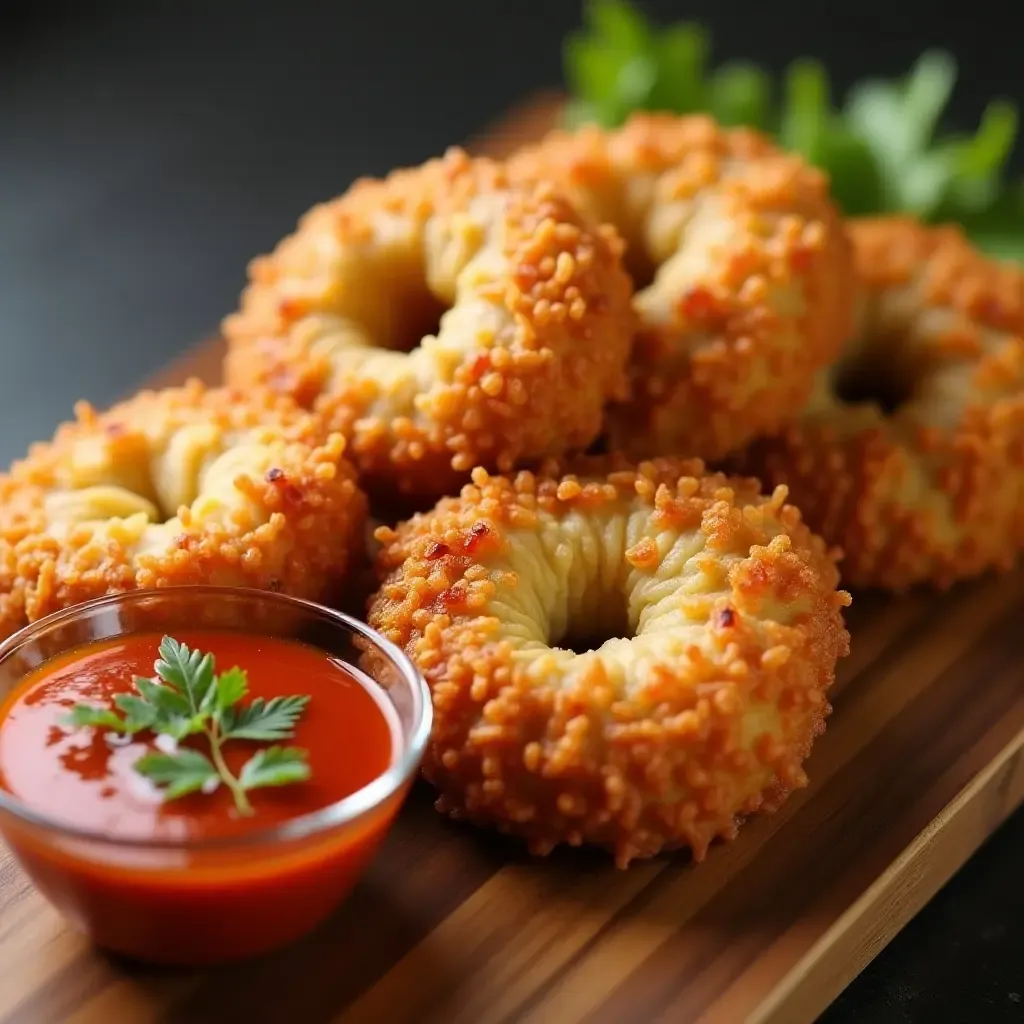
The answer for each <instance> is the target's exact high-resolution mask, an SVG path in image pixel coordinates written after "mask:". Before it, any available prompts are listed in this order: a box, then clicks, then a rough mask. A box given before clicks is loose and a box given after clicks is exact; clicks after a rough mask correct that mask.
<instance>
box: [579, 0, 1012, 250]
mask: <svg viewBox="0 0 1024 1024" xmlns="http://www.w3.org/2000/svg"><path fill="white" fill-rule="evenodd" d="M710 50H711V41H710V37H709V35H708V33H707V32H706V30H705V29H704V28H703V27H702V26H700V25H698V24H696V23H692V22H681V23H676V24H673V25H668V26H666V27H664V28H658V27H657V26H656V25H654V24H653V23H652V22H650V21H649V20H648V19H647V18H646V17H645V16H644V15H643V13H642V12H641V11H640V10H639V8H637V7H634V6H633V5H631V4H629V3H627V2H625V0H592V2H591V3H589V4H587V5H586V7H585V27H584V30H583V31H582V32H578V33H575V34H573V35H572V36H570V37H569V39H567V41H566V45H565V47H564V50H563V60H564V64H565V73H566V80H567V82H568V84H569V88H570V92H571V96H570V102H569V104H568V106H567V110H566V118H567V121H568V122H569V123H570V124H571V125H573V126H575V125H579V124H581V123H583V122H585V121H594V122H597V123H598V124H601V125H604V126H605V127H614V126H616V125H618V124H621V123H622V122H623V121H624V120H625V119H626V118H627V117H628V116H629V115H630V114H631V113H633V112H634V111H637V110H663V111H672V112H675V113H680V114H684V113H690V112H695V111H707V112H708V113H710V114H711V115H712V116H714V117H715V118H716V119H717V120H718V121H719V122H720V123H722V124H724V125H729V126H733V125H749V126H751V127H755V128H760V129H762V130H765V131H768V132H772V133H774V135H775V136H776V138H777V139H778V140H779V142H780V143H781V144H782V145H783V146H784V147H785V148H787V149H791V150H794V151H796V152H798V153H800V154H802V155H803V156H804V157H805V158H806V159H807V160H809V161H810V162H811V163H813V164H815V165H816V166H818V167H820V168H821V169H822V170H823V171H825V172H826V173H827V174H828V176H829V178H830V181H831V190H832V196H833V198H834V199H835V201H836V203H837V205H838V206H839V208H840V209H841V210H842V211H843V213H845V214H846V215H848V216H863V215H867V214H879V213H899V212H903V213H911V214H914V215H916V216H918V217H921V218H922V219H924V220H925V221H927V222H931V223H936V222H942V221H959V222H960V223H962V224H963V225H964V227H965V229H966V230H967V232H968V234H969V235H970V237H971V238H972V239H973V240H974V241H975V242H976V243H977V244H978V245H980V246H981V247H982V248H985V249H986V250H987V251H990V252H993V253H997V254H1015V253H1018V252H1019V251H1020V250H1021V248H1022V247H1024V241H1021V240H1020V238H1019V237H1018V236H1019V235H1020V234H1021V233H1022V232H1024V222H1022V219H1021V215H1020V209H1019V206H1020V203H1019V200H1018V199H1017V198H1013V199H1011V200H1009V201H1008V200H1006V198H1005V197H1006V195H1007V193H1008V192H1011V193H1013V194H1014V195H1016V194H1017V192H1018V191H1019V189H1018V187H1017V186H1016V185H1013V184H1008V183H1007V182H1006V180H1005V171H1006V164H1007V161H1008V159H1009V157H1010V154H1011V151H1012V149H1013V144H1014V140H1015V138H1016V134H1017V128H1018V123H1017V121H1018V118H1017V108H1016V106H1015V105H1014V104H1013V103H1011V102H1009V101H1008V100H1005V99H1003V100H993V101H992V102H991V103H990V104H989V105H988V107H987V108H986V110H985V112H984V114H983V115H982V119H981V123H980V125H979V127H978V130H977V131H976V132H975V133H974V134H973V135H968V136H950V135H947V136H941V135H939V134H938V132H939V129H940V126H941V123H942V120H943V117H944V115H945V112H946V107H947V104H948V103H949V99H950V97H951V95H952V92H953V88H954V86H955V84H956V74H957V68H956V62H955V60H954V59H953V57H952V56H951V55H950V54H948V53H946V52H944V51H940V50H931V51H928V52H926V53H924V54H922V55H921V57H920V58H919V59H918V60H917V61H915V63H914V65H913V66H912V67H911V68H910V69H909V71H908V73H907V74H906V75H905V76H903V77H902V78H899V79H894V80H888V81H886V80H877V79H869V80H866V81H864V82H861V83H859V84H857V85H855V86H854V87H853V88H852V89H851V90H850V92H849V95H848V97H847V99H846V102H845V103H844V104H843V106H842V108H841V109H838V110H837V109H835V108H834V107H833V106H832V100H831V98H830V96H829V82H828V76H827V74H826V71H825V69H824V68H823V67H822V66H821V64H820V63H818V62H816V61H813V60H799V61H796V62H795V63H794V64H793V65H791V66H790V68H789V69H788V70H787V72H786V75H785V79H784V82H783V88H782V89H781V92H780V93H779V96H778V100H777V102H776V103H775V105H774V106H773V96H774V95H775V94H776V90H775V89H774V88H773V85H772V82H771V80H770V78H769V76H768V75H767V74H766V73H765V72H764V71H763V70H761V69H759V68H757V67H755V66H753V65H750V64H743V63H733V64H727V65H724V66H722V67H719V68H717V69H713V68H711V67H710V66H709V62H708V55H709V53H710Z"/></svg>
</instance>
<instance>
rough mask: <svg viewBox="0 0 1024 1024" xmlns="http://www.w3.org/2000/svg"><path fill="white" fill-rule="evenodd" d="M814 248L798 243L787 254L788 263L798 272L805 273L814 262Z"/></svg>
mask: <svg viewBox="0 0 1024 1024" xmlns="http://www.w3.org/2000/svg"><path fill="white" fill-rule="evenodd" d="M814 255H815V254H814V250H813V249H808V248H807V247H806V246H803V245H798V246H796V248H795V249H793V251H792V252H791V253H790V254H789V265H790V266H791V267H792V268H793V269H794V270H795V271H796V272H797V273H798V274H805V273H806V272H807V271H808V270H810V269H811V264H812V263H813V262H814Z"/></svg>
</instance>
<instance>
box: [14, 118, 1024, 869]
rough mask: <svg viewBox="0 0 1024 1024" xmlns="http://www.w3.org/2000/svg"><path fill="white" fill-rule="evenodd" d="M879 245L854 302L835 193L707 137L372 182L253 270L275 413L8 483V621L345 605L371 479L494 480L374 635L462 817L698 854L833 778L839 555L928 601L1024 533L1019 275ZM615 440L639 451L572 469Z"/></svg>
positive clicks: (425, 516)
mask: <svg viewBox="0 0 1024 1024" xmlns="http://www.w3.org/2000/svg"><path fill="white" fill-rule="evenodd" d="M548 177H551V178H554V179H555V181H554V182H553V183H549V181H548V180H547V179H548ZM561 190H564V193H563V192H562V191H561ZM602 219H607V220H610V221H611V224H609V225H607V226H602V225H601V223H600V221H601V220H602ZM613 225H614V226H613ZM620 234H621V235H622V236H625V238H626V243H627V247H626V250H625V254H624V253H623V250H624V243H623V242H622V241H621V239H620ZM850 235H851V237H852V240H853V249H854V252H855V255H856V273H854V272H852V271H851V269H850V266H849V262H848V261H849V252H850V246H849V243H848V241H847V240H846V236H845V233H844V232H843V231H842V229H841V228H840V226H839V224H838V220H837V218H836V215H835V214H834V213H833V211H832V208H831V206H830V204H829V201H828V197H827V193H826V190H825V185H824V182H823V181H822V179H821V178H820V177H819V176H818V175H817V174H816V173H815V172H813V171H811V170H809V169H808V168H807V167H806V166H804V165H803V164H802V163H801V162H800V161H799V160H798V159H796V158H795V157H792V156H788V155H785V154H781V153H779V152H778V151H777V150H775V149H774V148H773V147H772V146H771V145H769V144H768V143H767V142H766V141H764V140H763V139H760V138H759V137H758V136H756V135H754V134H752V133H749V132H723V131H721V130H719V129H717V128H716V127H715V126H714V125H712V124H711V123H710V122H708V121H707V119H706V118H683V119H673V118H660V117H647V116H642V117H637V118H635V119H634V120H633V121H632V122H630V123H629V124H627V125H626V126H625V127H624V128H623V129H621V130H620V131H618V132H614V133H609V134H602V133H600V132H597V131H596V130H586V131H584V132H581V133H579V134H578V135H576V136H572V137H569V136H564V135H555V136H553V137H552V138H551V139H549V140H547V142H545V143H543V144H541V146H540V147H534V148H531V149H529V150H527V151H524V152H522V153H520V154H518V155H517V156H515V157H514V158H513V159H512V161H511V162H510V164H509V165H507V166H501V165H498V164H495V163H492V162H488V161H480V160H470V159H469V158H468V157H466V155H465V154H463V153H461V152H459V151H452V152H451V153H449V154H448V155H447V156H446V157H445V158H444V159H441V160H435V161H431V162H430V163H428V164H427V165H425V166H424V167H422V168H420V169H417V170H410V171H399V172H396V173H394V174H392V175H391V176H390V177H389V178H387V179H386V180H383V181H376V182H370V181H363V182H360V183H357V185H356V186H354V187H353V189H352V190H350V192H349V193H348V194H347V195H346V196H343V197H342V198H341V199H338V200H335V201H333V202H331V203H328V204H324V205H322V206H320V207H317V208H316V209H315V210H314V211H312V212H311V213H310V214H309V215H308V216H307V217H306V218H305V219H304V221H303V222H302V224H301V225H300V227H299V230H298V232H297V233H296V234H295V235H294V236H292V237H291V238H289V239H287V240H285V241H284V242H283V243H282V244H281V245H280V246H279V247H278V249H277V250H276V251H275V253H274V254H272V255H271V256H269V257H264V258H262V259H259V260H256V261H254V263H253V265H252V270H251V273H252V280H251V283H250V286H249V288H248V289H247V291H246V293H245V296H244V298H243V302H242V308H241V310H240V311H239V313H237V314H236V315H234V316H232V317H229V318H228V320H227V321H226V334H227V335H228V340H229V356H228V360H227V366H226V369H227V374H228V377H229V380H230V381H231V382H232V383H233V384H235V385H242V386H244V387H242V388H241V389H236V390H227V391H206V390H205V389H204V388H202V387H201V386H200V385H190V386H189V387H187V388H185V389H174V390H171V391H168V392H163V393H155V394H153V393H147V394H143V395H140V396H138V397H137V398H136V399H134V400H132V401H130V402H128V403H126V404H124V405H122V406H119V407H116V408H115V409H114V410H111V412H109V413H107V414H103V415H97V414H95V413H94V412H92V411H91V410H90V409H88V408H84V409H82V410H81V411H80V414H79V421H78V423H76V424H73V425H71V426H69V427H65V428H62V430H61V431H59V432H58V434H57V436H56V438H55V440H54V442H53V443H52V444H49V445H43V446H38V447H37V448H35V449H34V450H33V451H32V452H31V453H30V455H29V457H28V459H27V460H25V461H24V462H22V463H20V464H17V465H16V466H15V467H14V469H13V470H12V471H11V473H10V474H8V475H7V476H5V477H3V478H0V629H2V630H3V631H5V632H10V631H11V630H12V629H14V628H17V626H18V625H20V624H21V623H23V622H24V621H26V620H30V619H33V618H36V617H38V616H39V615H41V614H45V613H46V612H47V611H49V610H51V609H54V608H57V607H61V606H63V605H67V604H71V603H75V602H78V601H81V600H84V599H86V598H88V597H92V596H96V595H98V594H100V593H105V592H110V591H116V590H123V589H130V588H132V587H137V586H151V585H163V584H168V583H170V584H173V583H178V582H202V581H209V582H217V583H227V584H229V585H250V586H258V587H266V588H273V589H280V590H284V591H287V592H290V593H296V594H301V595H305V596H314V597H322V596H323V594H324V593H325V592H326V590H327V588H328V587H329V585H330V584H331V583H332V582H333V583H336V582H338V580H339V579H340V578H341V577H342V576H343V575H344V574H345V572H346V571H347V569H348V567H349V565H350V564H351V563H352V561H353V560H354V559H353V556H354V554H355V553H356V549H357V548H360V547H361V538H360V530H361V528H362V524H363V522H364V518H365V513H366V499H365V498H364V496H363V492H362V490H361V489H360V487H359V486H358V485H357V480H356V474H357V473H358V474H359V475H360V479H361V482H362V483H364V484H365V486H366V488H367V489H368V490H370V491H371V492H372V493H375V494H376V493H378V492H381V491H382V492H384V493H386V492H387V491H388V489H389V488H391V487H393V488H395V489H396V490H398V491H401V492H404V493H407V494H411V495H414V496H416V497H417V498H418V499H419V500H421V501H422V502H423V503H424V504H429V502H430V501H433V500H434V499H435V498H436V497H437V496H438V495H439V494H442V495H443V494H445V493H447V494H455V493H456V492H457V491H458V488H459V487H460V486H461V487H462V489H461V491H460V492H458V497H441V499H440V500H439V502H438V503H437V505H436V507H434V508H433V509H432V510H431V511H427V512H423V513H421V514H418V515H416V516H414V517H413V518H412V519H410V520H409V521H408V522H406V523H404V524H402V525H400V526H398V527H397V528H395V529H390V528H384V529H382V530H381V531H379V534H378V536H379V539H380V541H381V542H382V547H381V551H380V553H379V559H378V569H379V572H380V574H381V578H382V580H383V582H382V585H381V588H380V590H379V591H378V593H377V595H376V596H375V598H374V599H373V601H372V603H371V606H370V613H369V619H370V622H371V623H372V624H373V625H375V626H376V627H377V628H378V629H380V630H381V631H382V632H384V633H385V634H386V635H388V636H390V637H391V638H392V639H394V640H395V641H396V642H398V643H399V644H401V645H402V646H403V647H404V648H405V649H406V650H407V651H408V652H409V654H410V655H411V656H412V657H413V659H414V660H415V661H416V663H417V664H418V666H419V667H420V668H421V670H422V671H423V672H424V674H425V676H426V677H427V679H428V681H429V682H430V685H431V689H432V692H433V697H434V702H435V722H436V731H435V734H434V737H433V742H432V744H431V748H430V750H429V752H428V755H427V760H426V763H425V770H426V773H427V775H428V777H429V778H430V780H431V781H432V782H433V783H434V784H435V785H436V786H437V787H438V789H439V790H440V793H441V797H440V801H439V806H440V807H441V809H442V810H445V811H446V812H448V813H450V814H452V815H453V816H456V817H462V818H466V819H468V820H471V821H474V822H478V823H481V824H487V825H490V826H493V827H496V828H498V829H500V830H502V831H505V832H509V833H512V834H515V835H517V836H519V837H521V838H524V839H525V840H526V841H527V842H528V843H529V844H530V846H531V848H532V849H534V850H536V851H539V852H542V851H545V850H547V849H550V848H551V846H553V845H554V844H556V843H559V842H568V843H570V844H578V843H595V844H598V845H602V846H605V847H608V848H610V849H612V850H613V851H614V853H615V856H616V859H617V861H618V863H620V864H626V863H628V862H629V861H630V860H631V859H632V858H634V857H638V856H651V855H653V854H655V853H657V852H658V851H660V850H663V849H672V848H677V847H688V848H689V849H691V850H692V852H693V853H694V854H695V856H697V857H698V858H699V857H701V856H703V854H704V852H705V851H706V849H707V846H708V844H709V843H710V842H712V841H713V840H714V839H715V838H716V837H729V836H731V835H732V834H733V833H734V832H735V829H736V827H737V822H738V821H739V820H740V819H741V818H742V817H743V816H744V815H746V814H749V813H751V812H754V811H758V810H769V809H772V808H774V807H776V806H778V804H779V803H780V802H781V801H782V800H783V799H784V798H785V796H786V794H788V793H789V792H790V791H791V790H793V789H794V788H796V787H798V786H800V785H802V784H803V783H804V781H805V780H804V775H803V769H802V763H803V761H804V759H805V758H806V756H807V754H808V752H809V749H810V746H811V743H812V742H813V739H814V737H815V736H816V735H817V734H818V733H819V732H820V731H821V730H822V728H823V725H824V720H825V717H826V716H827V714H828V711H829V706H828V700H827V693H828V689H829V687H830V685H831V683H832V681H833V678H834V672H835V665H836V661H837V659H838V658H839V657H841V656H842V655H844V654H845V653H846V650H847V647H848V635H847V633H846V630H845V629H844V627H843V623H842V614H841V612H842V608H843V606H844V605H845V604H847V603H848V595H846V594H845V593H844V592H843V591H841V590H839V589H838V580H839V577H838V572H837V569H836V561H837V558H838V555H839V551H838V549H837V548H836V547H831V546H829V545H830V544H835V543H837V542H838V543H839V544H841V545H842V546H843V547H844V548H845V549H846V559H847V562H846V564H847V566H849V567H850V572H849V575H850V578H851V579H852V580H854V581H855V582H858V583H862V584H868V585H872V584H881V585H883V586H888V587H893V588H897V587H901V586H905V585H907V584H909V583H913V582H917V581H931V582H934V583H937V584H944V583H947V582H950V581H951V580H952V579H954V578H958V577H960V576H964V575H969V574H971V573H974V572H978V571H980V570H982V569H984V568H985V567H987V566H989V565H998V564H1003V563H1005V562H1006V561H1007V560H1008V559H1009V557H1010V556H1011V555H1012V554H1013V553H1015V552H1016V550H1017V548H1019V547H1020V546H1021V544H1022V543H1024V514H1022V513H1021V512H1019V511H1018V509H1019V508H1020V506H1021V502H1020V500H1019V491H1020V487H1019V484H1018V481H1019V479H1020V478H1021V473H1020V466H1021V461H1022V459H1024V440H1022V438H1024V427H1022V421H1024V414H1022V412H1021V402H1020V399H1019V398H1018V393H1019V392H1020V385H1021V375H1022V373H1024V351H1022V348H1024V342H1022V341H1021V331H1022V325H1024V314H1022V309H1024V292H1022V284H1021V281H1022V278H1021V275H1020V273H1019V272H1017V271H1009V270H1002V269H999V268H996V267H994V266H992V265H990V264H987V263H985V262H984V261H982V260H981V258H980V257H978V256H977V255H976V254H974V253H973V252H972V251H971V250H970V249H969V248H968V246H967V245H966V243H965V242H964V241H963V240H962V239H961V238H960V237H959V236H958V235H957V234H956V233H955V232H951V231H945V230H937V231H926V230H925V229H922V228H919V227H918V226H916V225H913V224H909V223H906V222H899V221H889V222H877V223H872V224H855V225H853V226H852V227H851V229H850ZM623 255H624V257H625V263H624V262H623ZM625 266H629V268H630V270H631V272H632V273H633V274H634V275H635V276H636V278H637V280H638V281H640V282H642V281H643V279H644V278H645V277H647V276H651V275H653V283H652V284H651V285H650V287H647V288H641V289H640V290H639V292H638V293H637V295H636V296H635V300H634V297H633V295H632V294H631V293H632V290H633V289H632V288H631V285H630V279H629V274H627V272H626V270H625ZM855 285H856V288H855ZM855 291H856V292H857V293H858V301H857V306H856V317H857V319H856V324H857V330H856V331H854V332H853V342H852V343H851V344H850V345H849V346H848V348H847V351H846V353H845V354H844V356H843V357H842V358H841V359H840V360H839V362H838V363H837V365H836V367H835V368H833V369H832V370H830V369H829V368H828V367H829V365H830V364H831V363H833V362H834V361H835V359H836V356H837V353H838V351H839V350H840V347H841V343H842V342H844V341H845V340H846V335H847V334H849V333H850V332H849V330H848V328H849V324H850V322H851V321H852V313H851V309H852V297H853V295H854V292H855ZM439 314H440V326H439V329H438V330H437V331H436V336H435V334H431V333H428V328H429V327H430V326H431V321H432V320H433V319H434V318H435V317H437V316H438V315H439ZM634 335H635V336H634ZM897 336H898V344H896V345H895V346H893V347H889V348H883V346H887V345H890V346H891V343H892V342H893V340H894V338H896V337H897ZM631 352H632V355H630V353H631ZM883 353H884V362H885V365H886V371H887V373H886V379H887V381H888V382H889V384H891V385H892V386H891V387H886V388H883V389H882V391H883V392H885V394H882V395H879V394H878V393H877V391H878V389H877V387H876V388H875V389H874V390H875V392H876V393H875V394H874V396H873V397H872V396H871V395H866V394H863V393H861V394H860V395H858V393H857V389H858V387H860V388H861V391H862V392H863V383H864V378H865V377H866V376H869V374H868V373H866V369H867V370H870V369H871V368H872V367H874V366H876V365H878V363H879V362H881V361H882V360H883ZM274 392H286V393H287V394H286V395H279V394H278V395H275V394H274ZM880 398H882V399H888V400H889V401H890V403H891V404H892V405H894V406H895V411H889V410H888V408H887V407H886V404H885V402H884V401H883V402H880V401H879V399H880ZM854 399H856V401H854ZM295 400H297V402H298V404H296V401H295ZM300 405H306V406H308V407H310V411H303V410H302V409H301V408H300ZM602 415H604V421H603V429H602ZM602 434H603V440H604V442H605V443H606V444H607V445H609V446H610V447H611V448H612V449H613V451H614V452H616V453H625V454H612V455H611V456H608V457H607V458H605V459H599V460H593V459H590V460H581V459H580V458H579V457H578V456H577V455H576V454H574V453H578V452H579V451H580V450H582V449H584V448H586V447H587V446H588V445H589V444H591V442H593V441H594V440H595V439H598V438H599V437H600V436H601V435H602ZM754 438H756V440H754V443H753V444H752V445H750V446H749V447H747V448H746V449H745V450H743V446H744V445H745V444H747V443H748V442H749V441H751V439H754ZM730 453H731V454H730ZM695 454H704V455H707V456H709V457H713V458H721V457H723V456H727V455H728V456H729V461H730V462H731V463H732V464H734V467H736V471H740V470H742V471H743V472H748V471H749V470H754V471H756V472H757V473H758V474H760V475H761V476H763V477H764V478H765V479H766V480H767V481H768V482H769V486H770V489H771V490H770V494H769V495H768V496H765V495H764V494H763V493H761V490H760V485H759V484H758V483H757V481H756V480H753V479H751V478H749V477H748V476H744V475H733V476H729V475H722V474H719V473H715V472H711V471H709V470H708V469H706V468H705V465H704V463H703V462H701V461H700V460H699V459H696V458H690V456H692V455H695ZM551 455H556V456H558V457H559V459H558V461H557V462H544V459H545V457H547V456H551ZM349 458H351V460H352V463H351V464H350V463H349V461H348V459H349ZM644 460H646V461H644ZM474 467H476V468H475V469H474ZM471 471H472V472H471ZM470 476H471V480H469V478H470ZM467 480H469V482H465V481H467ZM790 497H792V498H793V499H794V500H795V501H796V504H797V505H798V506H800V507H804V508H805V510H806V512H807V517H808V518H807V525H805V523H804V521H803V519H802V517H801V513H800V512H799V511H798V510H797V508H796V507H794V505H792V504H790V503H789V498H790ZM982 521H984V522H985V524H986V528H987V529H986V531H984V532H983V531H980V530H978V529H977V524H978V523H980V522H982ZM812 529H813V530H816V531H817V532H818V533H817V534H815V533H812V532H811V531H812ZM818 534H820V536H819V535H818ZM822 538H824V539H822Z"/></svg>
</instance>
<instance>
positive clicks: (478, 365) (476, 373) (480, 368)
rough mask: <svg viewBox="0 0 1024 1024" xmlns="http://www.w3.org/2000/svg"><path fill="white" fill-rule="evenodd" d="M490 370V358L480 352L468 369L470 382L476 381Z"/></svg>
mask: <svg viewBox="0 0 1024 1024" xmlns="http://www.w3.org/2000/svg"><path fill="white" fill-rule="evenodd" d="M490 368H491V357H490V356H489V355H487V354H486V353H485V352H481V353H480V355H478V356H477V357H476V359H474V360H473V363H472V365H471V366H470V368H469V377H470V380H473V381H478V380H479V379H480V378H481V377H482V376H483V375H484V374H485V373H486V372H487V371H488V370H489V369H490Z"/></svg>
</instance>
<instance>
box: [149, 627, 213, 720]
mask: <svg viewBox="0 0 1024 1024" xmlns="http://www.w3.org/2000/svg"><path fill="white" fill-rule="evenodd" d="M155 667H156V673H157V675H158V676H159V677H160V678H161V679H163V680H164V682H166V683H170V684H171V685H172V686H174V687H176V688H177V689H178V690H180V691H181V692H182V693H183V694H184V695H185V697H186V699H187V700H188V705H189V709H190V710H191V711H192V713H193V714H197V713H198V712H199V709H200V707H201V706H202V703H203V700H204V699H205V697H206V694H207V691H208V690H209V689H210V687H211V686H212V685H213V680H214V672H213V669H214V661H213V655H212V654H202V653H201V652H199V651H191V650H189V648H188V646H187V645H186V644H181V643H178V641H177V640H175V639H173V638H172V637H169V636H165V637H164V638H163V640H162V641H161V642H160V660H159V661H157V663H156V666H155Z"/></svg>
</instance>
